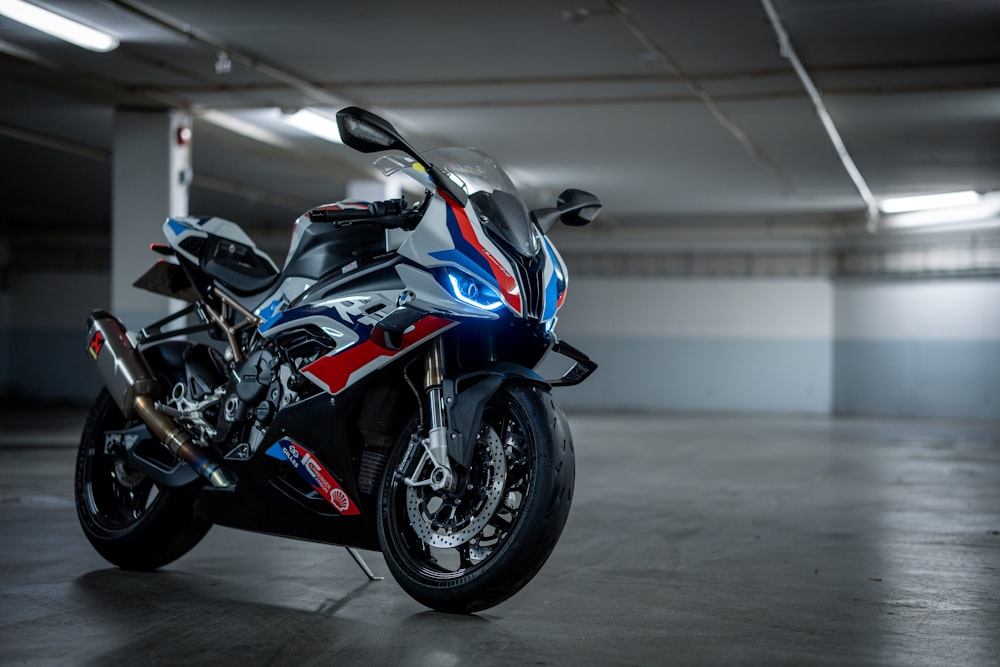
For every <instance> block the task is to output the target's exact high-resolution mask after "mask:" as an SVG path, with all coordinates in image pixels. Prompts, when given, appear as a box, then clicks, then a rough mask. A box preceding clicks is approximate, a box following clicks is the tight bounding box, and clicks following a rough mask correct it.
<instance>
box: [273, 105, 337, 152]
mask: <svg viewBox="0 0 1000 667" xmlns="http://www.w3.org/2000/svg"><path fill="white" fill-rule="evenodd" d="M284 119H285V122H286V123H288V124H289V125H291V126H292V127H297V128H298V129H300V130H302V131H303V132H308V133H309V134H312V135H315V136H317V137H319V138H320V139H326V140H327V141H331V142H333V143H335V144H342V143H344V142H343V141H342V140H341V138H340V130H339V129H338V128H337V122H336V121H334V120H331V119H330V118H328V117H326V116H324V115H322V114H319V113H316V112H315V111H312V110H311V109H300V110H298V111H296V112H295V113H290V114H285V116H284Z"/></svg>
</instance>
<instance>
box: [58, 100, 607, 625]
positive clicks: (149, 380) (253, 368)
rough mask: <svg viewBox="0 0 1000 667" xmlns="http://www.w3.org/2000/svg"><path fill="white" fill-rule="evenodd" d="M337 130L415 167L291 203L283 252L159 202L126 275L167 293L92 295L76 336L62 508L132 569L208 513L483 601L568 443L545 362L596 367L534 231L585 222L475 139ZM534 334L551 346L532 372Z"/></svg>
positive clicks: (375, 122) (588, 199)
mask: <svg viewBox="0 0 1000 667" xmlns="http://www.w3.org/2000/svg"><path fill="white" fill-rule="evenodd" d="M337 121H338V125H339V127H340V131H341V135H342V137H343V140H344V143H345V144H346V145H348V146H350V147H352V148H355V149H356V150H359V151H362V152H366V153H372V152H390V151H391V153H389V154H386V155H383V156H382V157H380V158H379V159H378V160H377V161H376V163H375V164H376V166H377V167H378V168H379V169H380V170H381V171H382V173H384V174H385V175H387V176H388V175H391V174H393V173H397V172H401V173H404V174H407V175H409V176H410V177H412V178H414V179H416V181H417V182H418V183H420V184H421V186H422V189H423V190H424V197H423V200H422V201H420V202H419V203H418V204H416V205H412V206H411V205H410V204H408V203H407V202H406V201H405V200H404V199H392V200H389V201H377V202H358V201H346V202H339V203H336V204H330V205H326V206H320V207H318V208H315V209H313V210H311V211H309V212H308V213H306V214H305V215H303V216H302V217H300V218H299V219H298V220H297V221H296V223H295V229H294V233H293V236H292V243H291V247H290V249H289V251H288V257H287V259H286V260H285V264H284V266H283V267H282V268H281V269H279V268H278V267H277V266H276V265H275V264H274V263H273V262H272V260H271V259H270V258H269V257H268V256H267V255H266V254H265V253H264V252H262V251H261V250H259V249H258V248H257V247H256V246H255V245H254V243H253V241H252V240H251V239H250V238H249V237H248V236H247V235H246V234H245V233H244V232H243V231H242V230H241V229H240V228H239V227H238V226H237V225H235V224H233V223H231V222H228V221H226V220H222V219H220V218H193V217H185V218H177V219H169V220H167V221H166V223H165V224H164V226H163V230H164V233H165V235H166V238H167V244H166V245H154V246H153V249H154V250H156V251H158V252H159V253H161V254H162V255H163V256H164V257H163V258H162V259H160V260H159V261H157V262H156V263H155V265H154V266H153V267H152V268H151V269H150V270H149V271H148V272H147V273H146V274H145V275H143V276H142V277H141V278H140V279H139V280H138V281H137V282H136V286H137V287H140V288H143V289H147V290H149V291H152V292H155V293H157V294H162V295H165V296H169V297H174V298H179V299H184V300H186V301H187V302H188V305H187V307H186V308H183V309H181V310H179V311H178V312H176V313H175V314H173V315H171V316H169V317H167V318H164V319H163V320H160V321H159V322H156V323H154V324H151V325H149V326H147V327H145V328H144V329H142V330H141V331H138V332H130V331H127V330H126V329H125V327H124V326H123V325H122V324H121V322H120V321H119V320H117V319H116V318H115V317H114V316H112V315H111V314H109V313H107V312H104V311H94V312H93V313H92V316H91V318H90V321H89V325H90V329H89V334H88V339H87V347H86V349H87V353H88V354H89V355H90V357H91V358H92V359H93V361H94V362H95V364H96V366H97V368H98V370H99V372H100V374H101V377H102V379H103V382H104V384H105V388H104V389H103V390H102V392H101V394H100V396H99V397H98V399H97V401H96V402H95V404H94V406H93V408H92V410H91V413H90V416H89V418H88V420H87V423H86V426H85V427H84V432H83V436H82V440H81V444H80V450H79V455H78V458H77V467H76V503H77V511H78V514H79V518H80V522H81V525H82V526H83V530H84V532H85V534H86V536H87V538H88V539H89V540H90V542H91V543H92V544H93V545H94V547H95V548H96V549H97V551H98V552H100V554H101V555H102V556H103V557H104V558H106V559H107V560H109V561H110V562H111V563H114V564H116V565H118V566H120V567H123V568H128V569H138V570H149V569H155V568H158V567H160V566H162V565H165V564H167V563H169V562H171V561H173V560H174V559H176V558H178V557H180V556H181V555H183V554H184V553H186V552H187V551H188V550H189V549H191V548H192V547H193V546H194V545H195V544H196V543H197V542H198V541H199V540H200V539H201V538H202V537H203V536H204V535H205V533H206V532H207V531H208V529H209V527H210V526H211V525H212V524H220V525H224V526H231V527H234V528H241V529H246V530H251V531H259V532H263V533H270V534H274V535H282V536H287V537H293V538H300V539H307V540H312V541H318V542H324V543H329V544H336V545H341V546H345V547H347V548H348V551H349V552H350V553H351V555H352V556H354V558H355V560H356V561H357V562H358V564H359V565H360V566H361V567H362V568H363V569H364V570H365V572H366V573H367V574H368V576H369V577H373V575H372V572H371V570H370V569H369V568H368V567H367V565H366V564H365V563H364V560H363V559H362V558H361V556H360V554H359V553H358V551H357V550H358V549H370V550H377V551H381V552H382V553H383V554H384V555H385V560H386V563H387V565H388V567H389V570H390V571H391V572H392V574H393V576H394V577H395V578H396V580H397V581H398V582H399V584H400V586H402V588H403V589H404V590H406V592H407V593H409V594H410V595H411V596H413V598H415V599H416V600H418V601H419V602H421V603H423V604H425V605H427V606H429V607H432V608H434V609H438V610H442V611H450V612H475V611H479V610H482V609H486V608H488V607H491V606H493V605H496V604H498V603H500V602H502V601H504V600H506V599H507V598H509V597H510V596H512V595H513V594H514V593H516V592H517V591H518V590H520V589H521V588H522V587H523V586H524V585H525V584H527V583H528V581H529V580H530V579H531V578H532V577H533V576H534V575H535V574H536V573H537V572H538V570H539V569H540V568H541V567H542V565H543V563H544V562H545V560H546V559H547V558H548V556H549V555H550V554H551V552H552V550H553V548H554V547H555V544H556V541H557V540H558V538H559V536H560V534H561V532H562V529H563V526H564V524H565V522H566V519H567V516H568V514H569V509H570V501H571V499H572V495H573V483H574V474H575V473H574V454H573V443H572V440H571V436H570V432H569V428H568V427H567V423H566V419H565V416H564V415H563V412H562V410H561V409H560V407H559V406H558V404H557V403H556V402H555V400H554V399H553V398H552V396H551V393H550V389H551V388H552V387H553V386H560V385H570V384H576V383H578V382H581V381H583V380H584V379H585V378H586V377H587V376H588V375H590V373H591V372H593V370H594V369H595V368H596V365H595V364H594V363H593V362H592V361H591V360H590V359H588V358H587V357H586V356H585V355H584V354H582V353H581V352H579V351H578V350H576V349H574V348H573V347H571V346H570V345H568V344H567V343H565V342H563V341H560V340H558V339H557V337H556V336H555V333H554V331H553V329H554V326H555V323H556V313H557V311H558V310H559V308H560V306H561V305H562V303H563V299H564V298H565V296H566V287H567V277H566V267H565V265H564V264H563V261H562V259H561V258H560V256H559V253H558V252H556V249H555V247H554V246H553V245H552V243H551V242H550V241H549V240H548V239H547V238H546V235H545V233H546V232H547V231H548V230H549V229H550V228H551V227H552V226H553V225H554V224H555V223H556V222H557V221H558V220H562V221H563V222H565V223H567V224H570V225H582V224H586V223H587V222H590V221H591V220H592V219H593V218H594V216H595V215H597V212H598V210H599V209H600V202H599V201H598V199H597V198H596V197H594V196H593V195H591V194H589V193H586V192H583V191H580V190H567V191H565V192H564V193H563V194H562V195H561V196H560V198H559V200H558V202H557V205H556V206H555V207H553V208H546V209H538V210H534V211H531V212H529V211H528V210H527V208H526V206H525V204H524V201H523V199H522V198H521V196H520V195H519V193H518V191H517V189H516V188H515V186H514V185H513V183H511V181H510V179H509V178H508V177H507V176H506V174H504V172H503V171H502V170H501V169H500V167H499V166H498V165H497V164H496V163H495V162H494V161H493V160H492V159H491V158H490V157H489V156H487V155H486V154H484V153H482V152H479V151H476V150H473V149H468V148H447V149H438V150H434V151H429V152H427V153H426V154H419V153H417V151H415V150H414V149H413V148H412V147H411V146H410V145H409V144H408V143H407V142H406V141H405V140H404V139H403V137H402V136H400V134H399V133H398V132H397V131H396V130H395V128H393V127H392V125H390V124H389V123H388V122H387V121H385V120H384V119H382V118H380V117H378V116H376V115H374V114H372V113H370V112H368V111H365V110H363V109H359V108H357V107H349V108H346V109H343V110H341V111H340V112H339V113H338V114H337ZM549 353H559V354H561V355H563V356H564V357H568V358H569V360H570V362H567V363H566V364H564V366H569V370H568V371H566V373H565V374H564V375H563V376H562V377H561V378H559V379H557V380H545V379H543V378H542V377H540V376H539V375H538V374H537V373H536V372H535V370H533V369H535V368H537V367H538V366H539V364H540V363H541V361H542V360H543V358H545V357H546V356H547V355H548V354H549Z"/></svg>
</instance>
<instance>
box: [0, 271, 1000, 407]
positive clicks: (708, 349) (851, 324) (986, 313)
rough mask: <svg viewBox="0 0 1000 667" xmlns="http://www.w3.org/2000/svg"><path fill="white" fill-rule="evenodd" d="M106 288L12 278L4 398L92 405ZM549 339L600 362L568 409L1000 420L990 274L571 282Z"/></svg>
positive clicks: (57, 279)
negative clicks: (93, 337) (89, 353)
mask: <svg viewBox="0 0 1000 667" xmlns="http://www.w3.org/2000/svg"><path fill="white" fill-rule="evenodd" d="M109 293H110V284H109V278H108V276H107V274H106V273H103V272H101V271H89V272H87V271H19V272H13V273H11V274H10V276H9V278H8V280H7V281H6V284H5V286H4V290H3V292H2V293H0V354H2V359H0V388H2V395H3V396H4V397H5V398H7V399H10V398H13V399H43V400H76V401H89V400H90V399H91V398H92V397H93V396H94V395H95V394H96V392H97V390H98V388H99V381H98V379H97V376H96V373H94V370H93V368H92V367H91V366H90V364H89V362H88V361H87V358H86V356H85V355H84V353H83V345H84V338H85V328H86V318H87V315H88V313H89V312H90V310H91V309H92V308H95V307H107V306H108V302H109V300H110V296H109ZM150 298H152V299H155V298H158V297H155V296H152V295H151V296H150ZM558 331H559V333H560V335H561V336H562V337H563V338H565V339H566V340H567V341H568V342H570V343H572V344H574V345H575V346H577V347H579V348H580V349H582V350H583V351H584V352H586V353H588V354H589V355H591V356H592V357H593V358H594V359H595V360H596V361H597V362H598V363H599V364H600V368H599V369H598V371H597V373H596V374H595V375H594V377H593V378H592V379H591V380H588V381H587V382H585V383H584V384H582V385H580V386H578V387H570V388H565V389H560V390H558V394H557V396H558V398H559V400H560V401H561V402H562V403H563V404H564V405H565V406H566V407H567V408H571V409H602V410H603V409H608V410H668V411H710V412H717V411H739V412H768V413H803V414H829V413H831V412H834V413H837V414H848V415H885V416H912V417H965V418H977V419H998V418H1000V280H996V279H989V280H987V279H982V280H977V279H969V278H965V279H950V280H899V279H896V280H888V279H879V280H876V279H868V280H844V279H840V280H835V281H830V280H828V279H825V278H782V279H777V278H768V279H765V278H755V279H752V278H742V279H728V278H726V279H724V278H718V279H707V278H676V277H632V278H624V277H617V278H616V277H606V276H601V277H583V278H571V283H570V292H569V296H568V298H567V302H566V306H565V307H564V308H563V310H562V311H561V313H560V322H559V329H558ZM553 374H554V373H553Z"/></svg>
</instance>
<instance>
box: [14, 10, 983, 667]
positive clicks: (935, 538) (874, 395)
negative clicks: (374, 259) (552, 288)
mask: <svg viewBox="0 0 1000 667" xmlns="http://www.w3.org/2000/svg"><path fill="white" fill-rule="evenodd" d="M32 2H33V4H34V5H36V6H39V7H42V8H44V9H48V10H51V11H54V12H56V13H58V14H60V15H62V16H64V17H67V18H70V19H73V20H75V21H79V22H81V23H83V24H85V25H87V26H89V27H92V28H98V29H101V30H103V31H105V32H106V33H107V34H109V35H111V36H112V37H113V39H114V41H115V42H116V44H115V46H114V47H112V48H110V50H106V51H104V52H98V51H91V50H89V49H87V48H81V47H79V46H76V45H74V44H69V43H66V42H64V41H62V40H60V39H59V38H56V37H53V36H51V35H48V34H45V33H43V32H41V31H39V30H38V29H36V28H32V27H28V26H26V25H24V24H22V23H19V22H18V21H16V20H14V19H12V18H9V17H8V16H7V15H6V14H5V15H4V16H0V99H2V100H3V104H2V105H0V155H2V158H0V159H2V164H3V174H4V177H3V185H2V187H0V216H2V217H3V224H2V225H0V351H2V356H0V399H2V401H3V404H2V407H0V427H2V433H0V460H2V465H0V501H2V502H0V530H2V540H0V542H2V546H0V582H2V583H0V594H2V596H3V599H4V604H3V609H2V611H0V663H3V664H30V665H48V664H100V665H106V664H125V663H129V664H134V663H136V662H141V663H143V664H184V663H192V662H204V663H206V664H229V663H232V662H235V661H242V662H245V663H247V664H329V663H331V662H334V661H337V662H344V663H346V664H400V665H411V664H413V665H421V664H428V665H431V664H433V665H455V664H469V663H472V662H473V661H476V662H480V663H483V664H497V665H506V664H574V665H589V664H635V665H639V664H642V665H645V664H671V663H680V664H718V663H727V664H732V663H740V664H776V663H778V664H780V663H783V664H803V663H807V664H845V663H850V664H880V665H881V664H905V665H913V664H935V665H938V664H940V665H943V664H948V665H951V664H969V665H979V664H983V665H986V664H995V663H996V660H997V655H998V652H1000V633H998V631H997V628H998V627H1000V575H998V568H1000V490H998V489H1000V483H998V482H1000V189H998V188H1000V42H998V41H997V40H996V38H995V35H996V34H997V32H998V30H1000V8H998V7H997V6H996V3H992V2H985V1H977V0H970V1H965V2H950V1H945V0H927V1H926V2H924V1H921V2H897V1H895V0H874V1H872V2H854V1H852V0H807V1H804V0H773V1H772V0H761V1H760V2H755V1H754V2H743V1H740V2H737V1H736V0H732V1H729V0H727V1H725V2H713V3H703V2H701V3H699V2H693V1H685V0H669V1H665V2H655V1H653V0H628V1H627V2H622V1H618V0H607V1H606V2H593V3H590V4H584V5H581V6H576V5H571V4H567V3H557V2H551V1H549V0H544V1H542V2H510V3H505V4H504V5H503V6H502V7H500V6H493V5H488V4H486V3H480V4H475V3H472V4H470V3H451V2H441V3H434V4H433V6H425V5H420V4H413V3H402V2H396V1H395V0H389V1H387V2H383V3H355V2H346V3H329V4H327V5H316V4H313V3H305V2H300V3H283V4H281V5H276V4H274V3H269V2H263V1H257V0H253V1H244V2H239V3H237V2H228V1H225V2H214V3H199V2H193V1H183V2H177V1H172V2H165V1H160V0H143V1H142V2H139V1H138V0H100V1H99V0H83V1H70V0H45V1H44V2H43V1H42V0H38V1H37V2H35V1H34V0H32ZM0 7H4V5H3V4H2V3H0ZM351 105H356V106H361V107H364V108H366V109H370V110H372V111H373V112H376V113H378V114H380V115H382V116H384V117H385V118H387V119H389V120H390V121H391V122H392V123H393V124H394V125H395V126H396V127H397V128H399V130H400V131H401V132H402V133H404V134H405V135H406V136H407V137H408V138H409V139H410V140H411V142H412V143H413V144H414V145H416V146H418V147H419V149H420V150H424V149H428V148H433V147H439V146H448V145H468V146H475V147H477V148H480V149H482V150H485V151H487V152H488V153H489V154H491V155H492V156H493V157H495V158H496V159H497V160H498V162H500V163H501V164H502V165H503V166H504V167H505V168H506V169H507V170H508V172H509V173H510V174H511V177H512V178H513V179H514V181H515V182H516V183H517V186H518V188H519V189H520V191H521V193H522V194H523V195H524V197H525V199H526V200H527V202H528V204H529V205H530V206H531V207H532V208H540V207H545V206H552V203H553V202H554V201H555V200H556V198H557V196H558V195H559V193H560V192H562V191H563V190H564V189H565V188H581V189H584V190H587V191H589V192H593V193H594V194H596V195H597V196H598V197H599V198H600V199H601V200H602V202H603V209H602V211H601V213H600V215H599V216H598V218H597V219H596V220H595V221H594V222H593V223H591V224H590V225H588V226H586V227H569V226H564V225H560V226H557V227H555V228H554V229H553V230H552V232H551V233H550V239H551V241H552V243H553V244H554V245H555V246H557V247H558V249H559V252H560V253H561V256H562V258H563V259H564V261H565V264H566V268H567V269H568V273H569V281H568V282H569V286H568V290H567V296H566V300H565V304H564V305H563V306H562V308H561V310H560V311H559V313H558V323H557V326H556V332H557V334H558V335H559V337H560V338H561V339H564V340H566V341H568V342H569V343H572V345H574V346H575V347H577V348H580V349H581V350H584V351H585V352H586V353H587V354H588V355H589V356H590V357H591V358H592V359H593V360H594V361H595V362H597V364H598V366H599V367H598V370H597V371H596V373H595V374H594V375H593V376H592V377H591V378H589V379H588V380H587V381H586V382H584V383H583V384H581V385H579V386H575V387H566V388H558V389H556V390H555V393H554V395H555V397H556V399H557V400H558V401H559V402H560V404H561V405H562V406H563V408H564V409H565V410H566V413H567V415H568V419H569V424H570V427H571V429H572V432H573V436H574V442H575V448H576V466H577V479H576V489H575V497H574V501H573V508H572V511H571V514H570V518H569V521H568V523H567V525H566V528H565V531H564V532H563V536H562V538H561V540H560V542H559V544H558V546H557V547H556V549H555V551H554V552H553V554H552V556H551V557H550V559H549V561H548V562H547V563H546V565H545V566H544V567H543V569H542V570H541V572H540V573H539V574H538V575H537V577H536V578H535V579H534V580H533V581H532V582H531V583H530V584H529V585H528V586H527V587H526V588H525V589H524V590H523V591H522V592H520V593H519V594H518V595H516V596H514V597H513V598H511V599H510V600H508V601H507V602H504V603H503V604H501V605H499V606H497V607H494V608H492V609H489V610H487V611H485V612H482V613H480V614H475V615H469V616H461V615H451V614H441V613H437V612H433V611H430V610H428V609H427V608H425V607H422V606H421V605H420V604H419V603H417V602H415V601H414V600H412V599H410V598H409V597H408V596H407V595H406V594H405V593H404V592H403V591H402V590H401V589H400V588H399V587H398V586H397V585H396V583H395V582H394V581H393V580H392V578H391V576H389V573H388V570H387V568H386V566H385V563H384V562H383V560H382V556H381V555H380V554H379V553H377V552H372V551H366V552H364V556H365V559H366V560H367V562H368V563H369V564H370V565H371V567H372V569H373V570H374V573H375V574H376V575H377V576H379V577H384V579H383V580H380V581H369V580H368V579H367V578H366V577H365V575H364V573H363V572H362V571H361V570H360V569H359V568H358V567H357V565H356V564H355V562H354V561H353V560H352V559H351V558H350V556H349V555H348V554H347V552H345V551H344V550H343V549H340V548H337V547H333V546H328V545H321V544H316V543H311V542H305V541H294V540H289V539H284V538H279V537H273V536H268V535H263V534H255V533H248V532H240V531H236V530H232V529H228V528H224V527H218V526H217V527H214V528H213V529H212V530H211V531H210V532H209V534H208V536H207V537H206V538H205V540H204V542H202V543H201V544H199V545H198V546H197V547H196V548H195V549H194V550H193V551H192V552H191V553H189V554H187V555H186V556H184V557H182V558H181V559H179V560H177V561H175V562H174V563H171V564H170V565H168V566H166V567H164V568H162V569H161V570H159V571H157V572H153V573H146V572H130V571H125V570H121V569H117V568H115V567H113V566H112V565H110V564H109V563H107V562H106V561H104V560H103V559H102V558H101V557H100V556H99V555H98V554H97V553H96V552H95V551H94V550H93V549H92V548H91V547H90V544H89V543H88V542H87V540H86V538H85V536H84V535H83V533H82V532H81V530H80V527H79V523H78V520H77V516H76V510H75V509H74V494H73V475H74V466H75V460H76V455H77V448H78V445H79V441H80V432H81V430H82V428H83V424H84V421H85V419H86V417H87V413H88V410H89V408H90V405H91V403H92V401H93V400H94V397H95V396H96V395H97V393H98V391H99V390H100V388H101V380H100V378H99V376H98V375H97V373H95V372H94V368H93V364H92V363H91V362H90V360H89V359H88V357H87V356H86V354H85V343H86V340H85V338H86V334H87V317H88V314H89V313H90V312H91V311H92V310H93V309H97V308H102V309H107V310H110V311H112V312H114V313H116V314H117V315H118V316H119V317H121V319H122V320H123V322H124V323H125V324H126V325H127V326H128V327H129V328H130V329H133V330H135V329H138V328H141V327H143V326H145V325H146V324H147V323H149V322H151V321H153V320H155V319H158V318H159V317H162V316H163V315H165V314H167V313H169V312H171V309H176V307H177V305H176V304H175V303H171V302H170V301H169V300H167V299H163V298H161V297H158V296H153V295H150V294H149V293H146V292H142V291H140V290H138V289H136V288H134V287H133V286H132V283H133V282H134V280H135V279H136V278H137V277H138V276H139V275H140V274H142V273H143V272H144V271H145V270H146V269H147V268H148V266H149V265H151V264H152V263H153V262H154V261H155V259H156V255H155V254H153V253H150V251H149V247H150V244H151V243H163V232H162V225H163V222H164V220H165V219H166V218H167V217H171V216H173V217H177V216H186V215H196V216H218V217H220V218H223V219H226V220H231V221H233V222H235V223H237V224H239V225H240V226H241V227H242V228H243V229H244V230H245V231H246V232H247V234H248V235H249V236H250V237H251V238H252V239H253V240H254V242H255V243H256V244H257V245H258V246H259V247H260V248H262V249H263V250H264V251H265V252H267V253H268V254H269V255H270V256H271V257H272V258H273V259H274V261H275V262H276V263H277V265H278V266H279V267H280V266H281V264H282V263H283V261H284V258H285V254H286V253H287V251H288V247H289V241H290V238H291V233H292V226H293V224H294V222H295V220H296V219H297V218H298V217H299V216H301V215H302V214H303V213H304V212H306V211H309V210H310V209H311V208H313V207H315V206H317V205H320V204H325V203H329V202H335V201H338V200H342V199H380V198H388V197H390V196H396V195H397V194H399V193H400V192H401V194H402V195H403V196H405V197H407V198H408V199H410V200H414V199H416V200H419V198H420V197H421V195H422V193H419V192H409V191H406V190H403V191H400V190H398V189H394V188H396V187H397V186H396V185H395V184H393V183H389V184H388V185H387V184H386V183H385V182H384V181H381V180H379V177H378V173H377V172H376V171H375V170H374V169H373V168H372V167H371V160H372V159H373V158H374V156H369V155H362V154H360V153H358V152H355V151H352V150H350V149H349V148H347V147H345V146H343V145H341V144H340V143H336V142H332V141H329V140H328V139H324V138H321V137H319V136H317V135H315V134H313V133H311V132H309V131H306V130H303V129H302V127H301V125H299V124H297V121H295V120H294V119H295V118H296V117H299V118H301V117H300V116H298V114H299V113H301V112H303V111H307V112H311V113H314V114H316V115H317V116H318V117H320V118H321V119H322V118H325V119H326V120H328V121H329V120H330V119H332V118H333V117H334V114H335V113H336V111H337V110H338V109H340V108H342V107H345V106H351ZM955 192H961V193H965V194H966V195H967V196H968V197H970V198H971V199H968V200H967V201H966V203H962V204H958V205H950V206H947V207H941V208H935V209H929V210H908V211H899V212H896V211H895V210H894V209H893V208H892V206H891V204H892V203H895V201H894V200H898V199H899V198H903V197H912V196H923V195H938V194H942V193H955ZM543 370H546V371H547V370H548V367H546V368H544V369H543Z"/></svg>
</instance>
